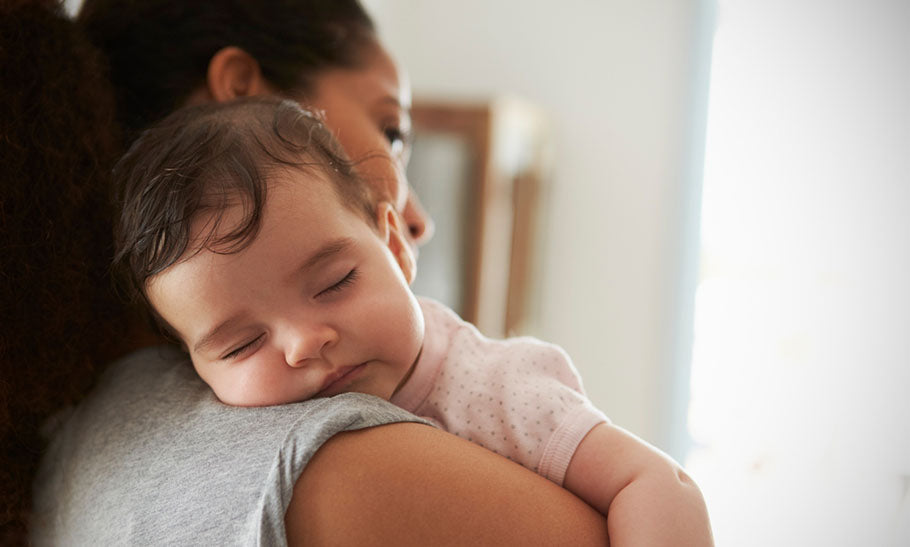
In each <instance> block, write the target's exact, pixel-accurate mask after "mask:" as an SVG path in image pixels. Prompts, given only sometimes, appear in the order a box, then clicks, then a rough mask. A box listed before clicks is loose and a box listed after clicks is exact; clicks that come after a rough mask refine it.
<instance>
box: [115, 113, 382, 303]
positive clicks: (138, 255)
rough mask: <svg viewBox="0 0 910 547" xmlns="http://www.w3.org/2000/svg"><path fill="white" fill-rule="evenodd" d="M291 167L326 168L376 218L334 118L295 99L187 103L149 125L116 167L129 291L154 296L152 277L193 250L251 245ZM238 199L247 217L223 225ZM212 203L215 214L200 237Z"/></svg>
mask: <svg viewBox="0 0 910 547" xmlns="http://www.w3.org/2000/svg"><path fill="white" fill-rule="evenodd" d="M288 168H290V169H298V170H301V171H303V172H304V173H309V174H314V175H316V174H320V175H322V178H324V179H328V180H329V181H330V183H331V184H332V187H333V189H334V190H335V193H336V195H337V196H338V198H339V200H340V201H341V203H342V204H343V205H344V206H346V207H348V208H349V209H350V210H351V211H354V212H355V213H357V214H360V215H362V216H363V217H364V219H365V220H366V221H367V222H369V223H370V224H371V225H372V226H374V227H375V226H376V218H375V214H374V211H375V208H374V201H373V199H372V196H371V194H370V191H369V187H368V185H366V184H365V183H364V182H363V181H362V180H361V179H360V177H359V176H358V175H357V174H356V173H355V172H354V165H353V163H352V162H350V161H349V160H348V159H347V158H346V157H345V155H344V153H343V152H342V151H341V148H340V147H339V145H338V144H337V143H336V141H335V139H334V138H333V137H332V135H331V133H330V132H329V131H328V130H327V129H326V128H325V126H323V124H322V123H321V122H320V121H319V120H318V119H317V118H316V117H315V116H314V115H313V114H312V113H310V112H308V111H306V110H304V109H302V108H301V107H300V106H299V105H298V104H297V103H295V102H293V101H289V100H282V99H279V98H277V97H256V98H245V99H238V100H235V101H232V102H229V103H221V104H218V103H209V104H205V105H199V106H192V107H187V108H183V109H180V110H178V111H176V112H174V113H173V114H171V115H170V116H168V117H166V118H165V119H163V120H162V121H161V122H160V123H158V124H156V125H155V126H153V127H151V128H150V129H148V130H146V131H145V132H143V133H142V135H141V136H140V137H139V139H137V140H136V142H135V143H134V144H133V145H132V146H131V147H130V149H129V151H128V152H127V153H126V154H125V155H124V156H123V157H122V158H121V159H120V161H119V162H118V163H117V165H116V167H115V168H114V188H115V202H116V205H117V207H118V209H119V211H120V215H119V218H118V219H117V224H116V229H115V234H114V235H115V244H116V252H115V257H114V267H115V270H117V273H118V275H119V277H120V279H121V281H122V282H123V283H124V285H125V289H126V291H127V293H128V296H129V297H130V298H132V299H138V300H143V301H145V303H146V304H148V300H147V299H146V297H145V287H146V284H147V282H148V281H149V279H150V278H151V277H153V276H155V275H156V274H158V273H160V272H162V271H164V270H165V269H167V268H169V267H170V266H172V265H174V264H175V263H177V262H178V261H180V260H181V259H184V258H186V257H187V256H192V253H195V252H200V251H202V250H209V251H212V252H216V253H222V254H230V253H235V252H239V251H241V250H242V249H243V248H245V247H246V246H247V245H248V244H249V243H250V242H251V241H252V240H253V239H254V238H255V237H256V234H257V233H258V231H259V227H260V224H261V221H262V214H263V207H264V205H265V200H266V194H267V192H268V186H269V183H270V180H271V179H272V178H273V176H272V175H274V174H275V173H276V171H280V170H282V169H288ZM313 178H314V179H316V177H313ZM315 183H320V182H314V184H315ZM237 204H240V205H242V208H243V218H242V219H241V220H240V221H239V222H236V223H234V222H233V221H232V225H231V226H229V227H224V228H225V229H222V228H223V227H222V226H221V224H222V220H223V217H224V213H225V212H226V210H227V209H228V208H229V207H231V206H232V205H237ZM203 212H204V213H206V214H211V215H212V216H211V218H210V219H209V222H207V224H206V225H205V228H204V229H203V233H202V234H198V236H197V235H194V239H193V240H192V241H191V237H190V236H191V233H190V232H191V228H192V226H193V221H194V220H195V219H197V218H198V217H199V215H200V214H201V213H203ZM303 213H305V212H303ZM191 246H192V249H191V248H190V247H191ZM188 253H189V254H188ZM149 308H150V311H151V307H150V306H149Z"/></svg>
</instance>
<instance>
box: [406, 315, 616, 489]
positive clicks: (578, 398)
mask: <svg viewBox="0 0 910 547" xmlns="http://www.w3.org/2000/svg"><path fill="white" fill-rule="evenodd" d="M420 306H421V308H422V309H423V314H424V319H425V321H426V333H425V335H424V342H423V350H422V351H421V354H420V359H419V360H418V362H417V366H416V367H414V371H413V372H412V374H411V377H410V378H409V379H408V381H407V382H406V383H405V385H404V386H402V388H401V389H400V390H399V391H398V392H397V393H396V394H395V395H393V396H392V399H391V402H392V403H393V404H395V405H397V406H400V407H401V408H404V409H405V410H408V411H410V412H412V413H414V414H417V415H418V416H421V417H423V418H426V419H428V420H430V421H432V422H435V423H436V424H437V425H439V426H440V427H441V428H443V429H445V430H446V431H449V432H450V433H454V434H455V435H458V436H459V437H462V438H464V439H467V440H469V441H471V442H474V443H476V444H479V445H480V446H483V447H485V448H488V449H490V450H492V451H494V452H496V453H498V454H501V455H503V456H505V457H507V458H509V459H511V460H513V461H516V462H518V463H520V464H521V465H523V466H525V467H527V468H528V469H531V470H532V471H535V472H537V473H538V474H540V475H542V476H544V477H546V478H548V479H550V480H551V481H553V482H555V483H556V484H558V485H560V486H562V483H563V479H564V478H565V473H566V468H567V467H568V465H569V461H570V460H571V459H572V454H574V453H575V449H576V448H577V447H578V444H579V443H580V442H581V440H582V439H583V438H584V436H585V435H587V433H588V432H589V431H590V430H591V428H593V427H594V426H595V425H597V424H599V423H601V422H604V421H606V420H607V418H606V417H605V416H604V414H603V413H602V412H601V411H600V410H598V409H597V408H595V407H594V405H592V404H591V402H590V401H589V400H588V398H587V397H586V396H585V394H584V390H583V389H582V385H581V378H580V377H579V375H578V372H577V371H576V370H575V367H574V366H572V362H571V360H569V356H568V355H566V353H565V351H563V350H562V348H560V347H558V346H555V345H553V344H548V343H546V342H541V341H540V340H537V339H535V338H529V337H523V338H510V339H507V340H492V339H490V338H487V337H485V336H483V335H482V334H480V332H479V331H478V330H477V329H476V328H475V327H474V326H473V325H471V324H470V323H466V322H464V321H462V320H461V318H459V317H458V316H457V315H456V314H455V313H454V312H453V311H452V310H450V309H448V308H447V307H445V306H443V305H442V304H440V303H439V302H436V301H434V300H430V299H428V298H421V299H420Z"/></svg>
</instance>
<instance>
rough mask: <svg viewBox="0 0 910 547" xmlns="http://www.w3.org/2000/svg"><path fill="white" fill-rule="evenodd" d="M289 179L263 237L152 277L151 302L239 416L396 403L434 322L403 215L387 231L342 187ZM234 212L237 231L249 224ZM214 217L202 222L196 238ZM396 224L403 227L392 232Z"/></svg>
mask: <svg viewBox="0 0 910 547" xmlns="http://www.w3.org/2000/svg"><path fill="white" fill-rule="evenodd" d="M312 177H313V175H312V174H303V173H301V172H298V171H293V170H289V171H286V172H283V178H282V179H281V180H279V181H277V182H274V183H271V184H270V186H269V190H268V200H267V203H266V205H265V209H264V217H263V219H262V224H261V228H260V231H259V233H258V235H257V236H256V237H255V239H254V241H253V242H252V243H250V244H249V245H248V246H247V247H246V248H245V249H243V250H242V251H240V252H238V253H235V254H218V253H213V252H211V251H208V250H204V251H202V252H199V253H198V254H196V255H194V256H191V258H189V259H188V260H184V261H183V262H178V263H177V264H175V265H173V266H171V267H170V268H168V269H167V270H165V271H163V272H162V273H160V274H158V275H156V276H155V277H153V278H152V279H151V281H150V282H149V284H148V286H147V294H148V297H149V300H150V301H151V303H152V305H153V306H154V307H155V309H156V310H157V311H158V313H159V314H161V316H162V317H163V318H164V320H165V321H167V322H168V323H169V324H170V325H171V326H172V327H173V328H174V329H175V330H176V331H177V333H178V335H179V336H180V337H181V339H182V340H183V341H184V343H185V344H186V347H187V349H188V351H189V353H190V357H191V358H192V361H193V365H194V366H195V368H196V371H197V372H198V373H199V376H200V377H202V379H203V380H204V381H205V382H206V383H207V384H208V385H209V386H211V388H212V390H214V392H215V394H216V395H217V396H218V398H219V399H221V401H223V402H225V403H227V404H230V405H236V406H265V405H275V404H283V403H290V402H297V401H303V400H306V399H309V398H311V397H322V396H330V395H335V394H338V393H342V392H347V391H356V392H361V393H369V394H372V395H377V396H379V397H382V398H385V399H388V398H389V397H391V396H392V394H393V393H394V392H395V391H396V389H397V388H398V387H400V385H401V384H402V383H403V381H404V379H406V377H407V375H408V373H409V371H410V370H411V368H412V367H413V365H414V363H415V361H416V359H417V356H418V354H419V353H420V348H421V344H422V341H423V328H424V325H423V315H422V313H421V311H420V307H419V305H418V303H417V300H416V299H415V297H414V295H413V293H411V290H410V288H409V286H408V284H409V282H410V281H411V278H412V277H413V262H411V261H410V258H412V257H411V255H410V254H409V253H410V249H409V248H408V244H407V242H406V239H405V236H404V234H403V233H402V232H401V227H400V226H398V225H396V223H395V220H396V219H395V217H394V212H392V213H391V216H390V215H389V214H384V213H383V211H384V212H385V213H389V212H390V211H391V206H389V205H384V206H382V207H380V212H379V213H377V214H379V215H380V217H381V218H380V227H379V233H377V231H376V230H375V229H374V228H373V226H371V225H369V224H367V222H366V221H365V220H364V219H363V218H362V217H361V216H358V215H357V214H356V213H354V212H352V211H351V210H349V209H348V208H346V207H344V206H342V205H341V203H340V202H339V200H338V198H337V197H336V195H335V193H334V191H333V189H332V187H331V185H330V183H328V182H325V181H313V180H312ZM238 215H239V211H238V210H228V212H227V215H226V216H225V218H224V222H223V224H222V225H223V226H225V229H229V228H230V227H231V222H230V221H231V220H232V219H236V218H238ZM207 220H208V219H207V218H205V217H202V218H200V219H197V221H196V222H195V223H194V230H193V233H194V234H198V232H199V231H200V230H201V229H202V228H203V226H204V225H205V222H206V221H207ZM390 221H391V222H390Z"/></svg>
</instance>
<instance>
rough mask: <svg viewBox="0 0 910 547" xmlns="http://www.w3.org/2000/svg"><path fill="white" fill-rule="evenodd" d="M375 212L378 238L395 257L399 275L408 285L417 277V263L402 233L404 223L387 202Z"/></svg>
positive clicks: (381, 204) (380, 205)
mask: <svg viewBox="0 0 910 547" xmlns="http://www.w3.org/2000/svg"><path fill="white" fill-rule="evenodd" d="M376 211H377V213H376V214H377V215H378V217H377V219H376V220H377V225H378V226H379V236H380V237H381V238H382V240H383V241H384V242H385V244H386V246H387V247H388V248H389V250H390V251H392V256H394V257H395V261H396V262H398V267H399V268H401V273H403V274H404V278H405V280H407V282H408V285H410V284H411V282H413V281H414V276H416V275H417V261H416V259H415V258H414V251H412V250H411V246H410V245H408V240H407V239H406V237H405V235H404V232H403V231H402V228H403V227H404V222H403V221H402V219H401V216H400V215H399V214H398V211H396V210H395V207H393V206H392V204H391V203H389V202H388V201H383V202H382V203H380V204H379V206H378V207H377V208H376Z"/></svg>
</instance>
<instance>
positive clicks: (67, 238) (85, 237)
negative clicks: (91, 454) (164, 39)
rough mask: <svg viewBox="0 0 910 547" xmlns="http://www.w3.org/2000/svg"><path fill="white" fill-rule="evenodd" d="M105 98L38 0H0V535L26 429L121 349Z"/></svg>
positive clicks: (16, 525) (25, 499)
mask: <svg viewBox="0 0 910 547" xmlns="http://www.w3.org/2000/svg"><path fill="white" fill-rule="evenodd" d="M119 141H120V139H119V137H118V134H117V133H116V131H115V125H114V112H113V99H112V92H111V91H110V87H109V82H108V80H107V79H106V78H105V76H104V72H103V70H102V63H101V62H100V61H99V57H98V55H97V53H96V51H95V49H94V48H93V47H92V46H91V45H90V44H89V42H88V41H87V40H86V39H85V38H84V36H83V33H82V32H81V31H80V30H79V28H78V27H76V26H75V25H74V24H73V23H72V22H71V21H69V20H68V19H67V18H66V16H65V15H64V14H63V11H62V8H61V6H60V5H59V3H58V2H54V1H51V0H44V1H41V0H18V1H14V0H3V1H2V2H0V184H2V195H0V367H2V368H0V447H2V448H0V450H2V454H3V456H2V458H3V459H2V461H0V484H2V486H0V544H2V545H11V544H24V543H26V529H27V520H28V513H29V508H30V504H31V482H32V478H33V475H34V473H35V470H36V467H37V463H38V459H39V457H40V454H41V451H42V449H43V443H42V441H41V439H40V437H39V434H38V430H39V427H40V425H41V423H42V422H43V421H44V420H45V419H46V418H47V417H48V416H49V415H50V414H52V413H53V412H54V411H55V410H57V409H59V408H61V407H63V406H65V405H69V404H72V403H75V402H77V401H78V400H79V399H80V398H81V397H82V396H83V395H84V394H85V393H86V392H87V391H88V389H89V388H90V387H91V385H92V383H93V382H94V380H95V378H96V376H97V373H98V371H99V369H100V367H99V366H98V365H99V364H101V363H105V362H107V361H108V360H110V359H111V358H112V357H114V356H116V355H117V354H118V353H120V352H121V351H122V347H121V342H120V341H122V340H124V338H125V335H124V334H125V333H124V331H125V327H124V325H126V324H127V322H128V321H127V320H126V316H127V311H126V310H125V309H124V308H123V307H122V306H121V304H120V303H119V301H118V299H117V298H115V296H114V292H113V291H112V290H111V283H110V281H109V263H110V257H111V256H112V249H113V240H112V237H111V230H112V214H111V209H110V207H109V191H108V185H109V170H110V167H111V165H112V164H113V161H114V159H115V157H116V155H117V154H118V152H119Z"/></svg>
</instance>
